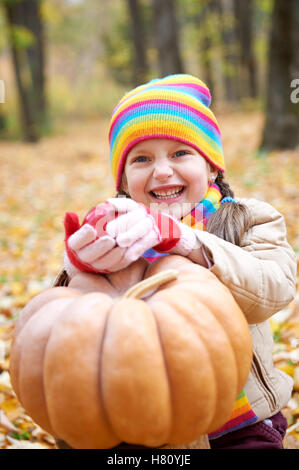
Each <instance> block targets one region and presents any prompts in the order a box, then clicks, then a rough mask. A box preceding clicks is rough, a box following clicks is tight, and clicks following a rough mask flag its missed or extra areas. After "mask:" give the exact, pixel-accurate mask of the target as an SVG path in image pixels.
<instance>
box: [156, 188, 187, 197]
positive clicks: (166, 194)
mask: <svg viewBox="0 0 299 470" xmlns="http://www.w3.org/2000/svg"><path fill="white" fill-rule="evenodd" d="M182 189H183V186H180V187H179V188H177V189H172V190H170V191H167V192H162V191H155V192H154V191H153V193H154V195H155V196H156V197H158V198H159V199H169V198H170V197H175V196H176V195H177V194H178V193H179V192H180V191H181V190H182Z"/></svg>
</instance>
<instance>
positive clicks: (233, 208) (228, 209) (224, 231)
mask: <svg viewBox="0 0 299 470" xmlns="http://www.w3.org/2000/svg"><path fill="white" fill-rule="evenodd" d="M215 183H216V184H217V185H218V186H219V189H220V192H221V194H222V196H223V197H226V196H229V197H232V198H233V197H234V192H233V191H232V189H231V188H230V186H229V184H228V183H227V182H226V181H224V178H223V173H222V172H221V171H219V172H218V175H217V178H216V180H215ZM119 196H126V197H129V198H130V195H129V194H127V193H126V192H125V191H123V190H122V189H119V191H118V193H117V194H116V196H115V197H119ZM250 226H251V215H250V212H249V210H248V208H247V207H246V206H245V205H244V204H242V203H240V202H226V203H224V204H221V205H220V207H219V209H218V210H217V211H216V212H214V214H213V215H212V216H211V217H210V219H209V222H208V224H207V228H206V230H207V232H209V233H213V234H214V235H217V237H219V238H222V239H223V240H226V241H227V242H230V243H233V244H234V245H238V246H240V245H241V240H242V237H243V235H244V233H245V232H246V231H247V230H248V229H249V227H250Z"/></svg>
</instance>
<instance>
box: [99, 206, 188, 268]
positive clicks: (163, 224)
mask: <svg viewBox="0 0 299 470" xmlns="http://www.w3.org/2000/svg"><path fill="white" fill-rule="evenodd" d="M107 201H108V202H109V203H110V204H111V205H113V206H114V208H115V210H117V211H118V213H123V212H126V215H122V216H121V217H119V218H118V219H115V220H113V221H111V222H109V223H108V224H107V227H106V232H107V234H108V235H110V236H111V237H113V238H115V240H116V243H117V245H118V246H123V247H128V253H127V256H129V257H130V258H131V257H132V258H134V259H137V258H138V257H139V256H141V255H142V254H143V253H144V252H145V251H146V250H148V249H149V248H152V247H153V248H154V249H155V250H157V251H161V252H171V253H176V254H181V255H183V256H187V255H188V254H189V253H190V251H192V250H193V248H194V247H195V246H196V243H197V239H196V236H195V233H194V232H193V229H192V228H190V227H188V226H187V225H185V224H183V223H181V222H178V221H177V220H176V219H175V218H174V217H172V216H170V215H168V214H166V213H164V212H158V211H156V210H154V209H152V208H147V207H145V206H144V205H143V204H138V203H136V202H135V201H133V200H132V199H126V198H110V199H108V200H107Z"/></svg>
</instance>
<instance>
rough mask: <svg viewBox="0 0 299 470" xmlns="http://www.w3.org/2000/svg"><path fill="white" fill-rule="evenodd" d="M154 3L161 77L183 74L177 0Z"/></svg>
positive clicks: (155, 1)
mask: <svg viewBox="0 0 299 470" xmlns="http://www.w3.org/2000/svg"><path fill="white" fill-rule="evenodd" d="M153 1H154V24H155V32H154V34H155V41H156V48H157V50H158V61H159V69H160V73H161V76H165V75H169V74H175V73H183V64H182V60H181V56H180V52H179V35H178V25H177V20H176V9H175V7H176V4H175V0H153Z"/></svg>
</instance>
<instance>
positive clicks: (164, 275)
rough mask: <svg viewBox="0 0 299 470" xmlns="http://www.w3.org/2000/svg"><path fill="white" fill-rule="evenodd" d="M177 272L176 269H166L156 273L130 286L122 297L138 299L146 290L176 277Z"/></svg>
mask: <svg viewBox="0 0 299 470" xmlns="http://www.w3.org/2000/svg"><path fill="white" fill-rule="evenodd" d="M178 274H179V272H178V271H177V270H176V269H166V270H165V271H161V272H160V273H158V274H154V275H153V276H150V277H149V278H148V279H144V280H143V281H140V282H138V283H137V284H135V285H134V286H132V287H130V289H128V290H127V292H126V293H125V294H124V296H123V297H125V298H128V297H130V298H134V299H138V298H139V297H142V296H143V295H144V294H146V292H148V291H150V290H151V289H153V288H154V287H159V286H161V285H162V284H165V282H169V281H173V280H174V279H177V277H178Z"/></svg>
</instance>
